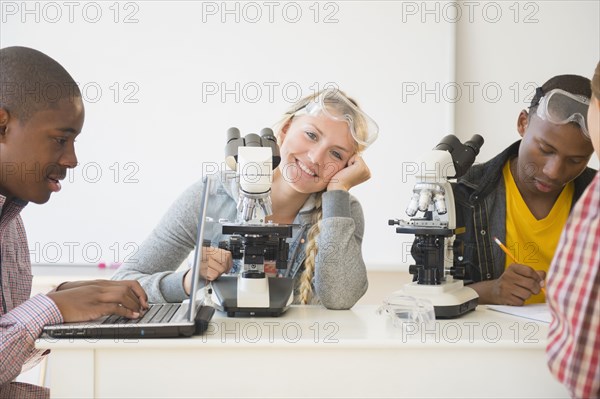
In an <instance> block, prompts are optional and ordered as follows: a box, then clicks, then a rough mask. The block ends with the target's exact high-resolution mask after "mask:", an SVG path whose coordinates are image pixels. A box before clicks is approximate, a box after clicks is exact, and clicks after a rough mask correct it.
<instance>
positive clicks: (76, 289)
mask: <svg viewBox="0 0 600 399" xmlns="http://www.w3.org/2000/svg"><path fill="white" fill-rule="evenodd" d="M47 295H48V297H49V298H50V299H52V300H53V301H54V303H56V306H57V307H58V309H59V310H60V313H61V314H62V316H63V319H64V321H65V322H80V321H88V320H95V319H97V318H100V317H102V316H106V315H110V314H116V315H119V316H124V317H128V318H130V319H137V318H138V317H140V316H141V315H142V314H143V312H144V311H145V310H146V309H148V297H147V296H146V293H145V292H144V290H143V289H142V287H141V286H140V284H139V283H138V282H137V281H110V280H91V281H76V282H67V283H64V284H61V285H60V286H59V287H58V288H57V290H56V291H52V292H49V293H48V294H47Z"/></svg>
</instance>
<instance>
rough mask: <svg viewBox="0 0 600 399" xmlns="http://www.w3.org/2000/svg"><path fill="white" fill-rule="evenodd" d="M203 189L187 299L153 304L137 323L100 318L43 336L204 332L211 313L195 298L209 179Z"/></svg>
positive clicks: (60, 326) (120, 336) (151, 335)
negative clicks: (190, 283)
mask: <svg viewBox="0 0 600 399" xmlns="http://www.w3.org/2000/svg"><path fill="white" fill-rule="evenodd" d="M204 180H205V182H204V189H203V191H202V200H201V204H200V214H199V219H198V238H197V240H196V249H195V253H194V261H193V264H192V273H193V274H192V289H191V294H190V299H189V300H185V301H183V302H182V303H154V304H150V308H149V309H148V311H147V312H146V313H145V314H144V315H143V316H142V317H140V318H138V319H128V318H126V317H122V316H118V315H110V316H104V317H102V318H100V319H97V320H92V321H87V322H82V323H63V324H56V325H52V326H46V327H44V330H43V332H44V333H45V334H47V335H48V336H50V337H53V338H87V339H90V338H113V339H126V338H168V337H180V336H184V337H189V336H191V335H195V334H202V333H203V332H204V331H206V329H207V328H208V324H209V321H210V320H211V318H212V316H213V314H214V313H215V309H214V308H213V307H211V306H207V305H205V304H204V298H203V297H202V298H201V297H200V295H198V290H199V289H200V265H201V263H202V243H203V236H204V231H205V224H206V223H205V222H206V220H205V216H204V215H205V213H206V206H207V203H208V194H209V193H210V186H211V179H204Z"/></svg>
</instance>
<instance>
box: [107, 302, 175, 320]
mask: <svg viewBox="0 0 600 399" xmlns="http://www.w3.org/2000/svg"><path fill="white" fill-rule="evenodd" d="M180 307H181V304H180V303H160V304H153V305H150V308H149V309H148V311H146V313H145V314H144V316H143V317H140V318H139V319H130V318H127V317H123V316H119V315H116V314H114V315H112V316H109V317H107V318H106V320H104V321H103V322H102V324H140V323H142V324H146V323H153V324H157V323H168V322H169V321H171V319H172V318H173V316H174V315H175V313H177V310H179V308H180Z"/></svg>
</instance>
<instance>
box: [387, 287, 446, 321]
mask: <svg viewBox="0 0 600 399" xmlns="http://www.w3.org/2000/svg"><path fill="white" fill-rule="evenodd" d="M377 314H379V315H388V316H389V317H390V318H391V319H392V323H393V325H394V326H396V327H400V326H402V324H403V323H407V322H410V323H419V324H425V325H428V324H430V323H433V322H435V312H434V310H433V304H432V303H431V301H430V300H429V299H425V298H415V297H412V296H409V295H405V294H402V293H394V294H391V295H390V296H389V297H388V298H387V299H385V300H384V301H383V304H382V305H381V306H380V307H379V308H378V309H377Z"/></svg>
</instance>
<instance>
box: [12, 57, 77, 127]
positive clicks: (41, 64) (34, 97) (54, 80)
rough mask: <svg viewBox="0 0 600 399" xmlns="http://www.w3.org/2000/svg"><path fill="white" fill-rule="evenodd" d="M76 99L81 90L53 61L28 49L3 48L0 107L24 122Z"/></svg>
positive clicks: (63, 69)
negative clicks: (65, 101) (62, 103)
mask: <svg viewBox="0 0 600 399" xmlns="http://www.w3.org/2000/svg"><path fill="white" fill-rule="evenodd" d="M76 98H81V91H80V90H79V87H78V86H77V84H76V83H75V81H74V80H73V78H72V77H71V75H69V73H68V72H67V71H66V70H65V68H63V67H62V66H61V65H60V64H59V63H58V62H56V61H55V60H54V59H52V58H50V57H48V56H47V55H46V54H44V53H42V52H40V51H38V50H34V49H31V48H27V47H6V48H3V49H0V107H1V108H4V109H6V110H7V111H8V112H9V113H10V114H11V115H12V116H14V117H16V118H17V119H18V120H19V121H21V122H22V123H23V122H26V121H27V120H29V118H31V117H32V116H33V115H34V114H36V113H37V112H39V111H42V110H45V109H49V108H57V107H58V105H59V102H60V101H61V100H63V99H69V100H71V101H73V100H75V99H76Z"/></svg>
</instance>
